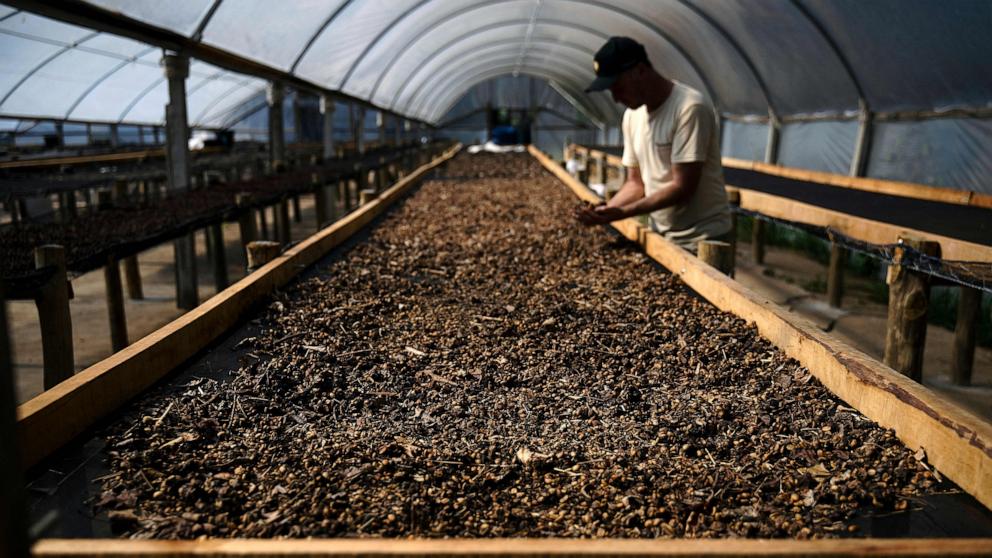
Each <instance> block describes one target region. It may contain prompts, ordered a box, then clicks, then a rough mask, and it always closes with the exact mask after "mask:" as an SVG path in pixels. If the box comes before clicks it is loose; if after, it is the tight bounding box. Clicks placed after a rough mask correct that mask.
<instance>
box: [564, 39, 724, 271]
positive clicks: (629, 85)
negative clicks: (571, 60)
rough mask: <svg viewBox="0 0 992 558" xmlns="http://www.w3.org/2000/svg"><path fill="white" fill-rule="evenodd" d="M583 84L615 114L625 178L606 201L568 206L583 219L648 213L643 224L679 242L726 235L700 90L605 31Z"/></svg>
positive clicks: (711, 131) (715, 142)
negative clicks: (618, 113) (617, 109)
mask: <svg viewBox="0 0 992 558" xmlns="http://www.w3.org/2000/svg"><path fill="white" fill-rule="evenodd" d="M593 66H594V67H595V69H596V79H595V81H593V82H592V84H591V85H590V86H589V88H588V89H586V91H587V92H590V91H603V90H606V89H609V90H610V93H611V94H612V95H613V100H614V101H616V102H618V103H621V104H623V105H624V106H626V107H627V110H626V111H625V112H624V115H623V165H624V166H625V167H627V180H626V182H624V184H623V186H621V188H620V191H618V192H617V194H616V195H615V196H613V198H612V199H611V200H610V202H609V203H607V204H600V205H598V206H596V207H594V208H592V207H587V208H583V209H580V210H577V211H576V215H575V217H576V218H577V219H578V220H579V221H580V222H581V223H583V224H585V225H598V224H605V223H609V222H611V221H616V220H619V219H625V218H627V217H631V216H634V215H644V214H648V215H650V223H651V227H652V228H653V229H654V230H655V231H656V232H658V233H660V234H662V235H663V236H664V237H665V238H667V239H669V240H671V241H673V242H675V243H677V244H679V245H680V246H682V247H683V248H686V249H688V250H691V251H693V252H695V251H696V244H697V243H698V242H699V241H700V240H729V239H730V228H731V221H730V207H729V206H728V205H727V193H726V190H725V189H724V183H723V166H722V165H721V164H720V144H719V141H720V134H719V130H718V126H717V121H716V114H715V111H714V109H713V107H712V106H711V105H710V104H709V103H708V102H707V101H706V99H705V98H704V97H703V95H702V94H701V93H699V92H698V91H696V90H695V89H692V88H691V87H688V86H686V85H684V84H681V83H678V82H674V81H672V80H669V79H668V78H666V77H664V76H662V75H661V74H659V73H658V72H657V71H655V70H654V68H653V67H652V66H651V62H649V61H648V57H647V53H646V52H645V51H644V47H643V46H642V45H641V44H640V43H638V42H637V41H635V40H633V39H630V38H627V37H612V38H610V40H609V41H607V42H606V44H605V45H604V46H603V48H601V49H599V52H597V53H596V57H595V62H594V64H593Z"/></svg>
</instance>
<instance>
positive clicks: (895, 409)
mask: <svg viewBox="0 0 992 558" xmlns="http://www.w3.org/2000/svg"><path fill="white" fill-rule="evenodd" d="M531 153H532V154H533V155H534V156H535V158H537V159H538V161H540V162H541V163H542V164H543V165H544V167H545V168H547V169H548V170H550V171H551V172H552V173H553V174H555V176H557V177H558V179H559V180H561V181H562V182H564V183H565V184H566V185H567V186H569V187H570V188H571V189H572V191H573V192H575V193H576V195H578V196H579V197H580V198H582V199H585V200H590V201H593V200H596V199H598V196H596V195H595V194H593V193H592V192H591V191H589V190H588V189H587V188H586V187H585V186H583V185H582V184H580V183H579V182H578V181H576V180H575V179H573V178H572V177H571V176H570V175H569V174H568V173H567V172H565V171H564V170H563V169H562V168H561V167H559V166H558V165H556V164H554V162H553V161H551V160H550V159H549V158H548V157H547V156H546V155H544V154H543V153H540V152H539V151H538V150H536V149H532V150H531ZM614 227H615V228H616V229H617V230H618V231H620V232H621V234H623V235H624V236H626V237H627V238H628V239H631V240H633V241H635V242H638V243H639V244H641V246H642V247H644V250H645V252H646V253H647V255H648V256H650V257H651V258H652V259H654V260H655V261H657V262H658V263H660V264H661V265H663V266H665V267H666V268H667V269H669V270H670V271H671V272H672V273H674V274H675V275H678V276H679V277H681V279H682V280H683V281H684V282H685V284H686V285H688V286H689V287H690V288H691V289H693V290H694V291H696V292H697V293H698V294H699V295H700V296H702V297H703V298H705V299H706V300H708V301H710V303H712V304H713V305H714V306H716V307H717V308H719V309H721V310H724V311H727V312H731V313H733V314H736V315H737V316H739V317H741V318H743V319H744V320H746V321H748V322H753V323H754V324H755V325H756V326H757V328H758V331H759V332H760V333H761V335H762V336H764V337H765V338H766V339H767V340H769V341H770V342H771V343H772V344H773V345H775V346H777V347H778V348H779V349H781V350H782V351H783V352H785V354H787V355H788V356H790V357H792V358H794V359H796V360H797V361H799V362H800V363H801V364H802V365H803V366H805V367H806V368H807V369H808V370H809V371H810V372H811V373H812V374H813V375H814V376H816V377H817V379H819V380H820V382H821V383H822V384H823V385H824V386H825V387H826V388H827V389H829V390H830V391H831V392H833V393H834V394H835V395H836V396H837V397H839V398H840V399H842V400H844V401H845V402H847V404H848V405H850V406H851V407H853V408H855V409H857V410H858V411H860V412H861V413H862V414H864V415H865V416H866V417H868V418H869V419H871V420H873V421H875V422H876V423H878V424H879V425H881V426H882V427H884V428H891V429H893V430H894V431H895V433H896V435H897V436H898V437H899V439H900V440H902V441H903V443H904V444H906V446H907V447H909V448H911V449H914V450H915V449H918V448H924V450H925V451H926V455H927V462H928V463H929V464H930V465H932V466H934V467H935V468H936V469H937V470H938V471H940V472H941V473H943V474H944V475H945V476H947V477H948V478H950V479H951V480H953V481H954V482H955V483H957V484H958V486H960V487H961V488H962V489H963V490H965V491H966V492H968V493H969V494H971V495H972V496H974V497H975V499H976V500H978V501H979V502H981V503H982V504H983V505H985V506H986V507H987V508H990V509H992V424H990V423H988V422H986V421H984V420H982V419H981V418H979V417H977V416H976V415H974V414H972V413H970V412H968V411H966V410H964V409H962V408H960V407H958V406H957V405H955V404H954V403H952V402H950V401H949V400H947V399H945V398H944V397H942V396H940V395H938V394H936V393H934V392H932V391H931V390H929V389H927V388H926V387H924V386H923V385H921V384H918V383H916V382H914V381H912V380H910V379H909V378H907V377H906V376H903V375H902V374H899V373H898V372H896V371H895V370H893V369H891V368H889V367H888V366H885V365H884V364H882V363H881V362H878V361H877V360H875V359H873V358H871V357H870V356H868V355H867V354H865V353H863V352H861V351H859V350H857V349H855V348H853V347H851V346H849V345H847V344H846V343H843V342H842V341H839V340H837V339H834V338H832V337H830V336H829V335H827V334H825V333H823V332H822V331H820V330H819V329H818V328H817V327H816V326H815V325H813V324H812V323H810V322H809V321H807V320H805V319H803V318H801V317H799V316H796V315H795V314H792V313H791V312H788V311H787V310H785V309H782V308H780V307H779V306H778V305H776V304H775V303H774V302H772V301H770V300H768V299H765V298H763V297H761V296H759V295H758V294H757V293H755V292H753V291H751V290H750V289H748V288H747V287H744V286H743V285H741V284H740V283H737V282H736V281H734V280H733V279H731V278H730V277H727V276H726V275H723V274H721V273H719V272H718V271H717V270H715V269H713V268H711V267H709V266H707V265H705V264H703V263H702V262H700V261H699V260H698V259H697V258H696V257H695V256H693V255H691V254H690V253H689V252H687V251H685V250H683V249H682V248H679V247H678V246H676V245H675V244H673V243H671V242H669V241H667V240H665V239H664V238H663V237H662V236H661V235H658V234H657V233H654V232H652V231H650V230H649V229H646V228H645V227H642V226H640V225H639V224H638V223H637V222H636V221H634V220H633V219H626V220H624V221H619V222H617V223H614Z"/></svg>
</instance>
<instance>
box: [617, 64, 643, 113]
mask: <svg viewBox="0 0 992 558" xmlns="http://www.w3.org/2000/svg"><path fill="white" fill-rule="evenodd" d="M640 68H641V66H640V65H637V66H635V67H633V68H631V69H629V70H626V71H624V72H623V73H621V74H620V77H618V78H617V80H616V81H615V82H613V85H611V86H610V94H611V95H613V101H614V102H617V103H620V104H621V105H623V106H625V107H627V108H630V109H636V108H639V107H640V106H641V105H643V104H644V99H643V96H642V95H641V91H640V88H639V87H638V86H637V82H638V80H637V75H638V74H639V73H640Z"/></svg>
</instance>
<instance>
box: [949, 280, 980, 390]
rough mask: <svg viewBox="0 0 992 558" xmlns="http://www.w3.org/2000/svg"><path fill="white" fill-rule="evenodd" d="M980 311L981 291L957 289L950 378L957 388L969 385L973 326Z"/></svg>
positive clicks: (972, 353)
mask: <svg viewBox="0 0 992 558" xmlns="http://www.w3.org/2000/svg"><path fill="white" fill-rule="evenodd" d="M981 309H982V291H980V290H978V289H974V288H971V287H961V288H960V289H958V321H957V324H956V325H955V326H954V354H953V357H952V358H951V367H952V368H951V378H952V379H953V380H954V383H955V384H957V385H959V386H967V385H971V370H972V367H973V366H974V364H975V334H976V333H977V331H976V327H975V326H976V325H977V324H978V313H979V312H980V311H981Z"/></svg>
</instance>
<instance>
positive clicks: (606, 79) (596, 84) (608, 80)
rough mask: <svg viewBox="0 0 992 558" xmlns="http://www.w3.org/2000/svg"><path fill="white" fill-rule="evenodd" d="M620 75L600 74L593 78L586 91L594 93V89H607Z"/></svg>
mask: <svg viewBox="0 0 992 558" xmlns="http://www.w3.org/2000/svg"><path fill="white" fill-rule="evenodd" d="M618 77H620V76H599V77H597V78H596V79H594V80H592V83H590V84H589V87H586V93H592V92H593V91H606V90H607V89H609V88H610V86H611V85H613V84H614V83H616V81H617V78H618Z"/></svg>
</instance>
